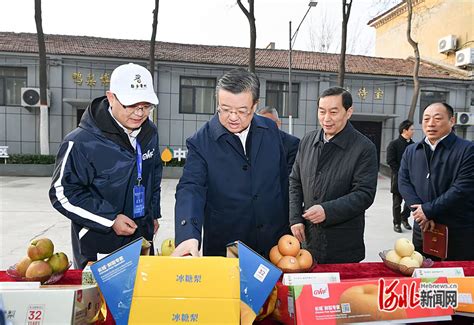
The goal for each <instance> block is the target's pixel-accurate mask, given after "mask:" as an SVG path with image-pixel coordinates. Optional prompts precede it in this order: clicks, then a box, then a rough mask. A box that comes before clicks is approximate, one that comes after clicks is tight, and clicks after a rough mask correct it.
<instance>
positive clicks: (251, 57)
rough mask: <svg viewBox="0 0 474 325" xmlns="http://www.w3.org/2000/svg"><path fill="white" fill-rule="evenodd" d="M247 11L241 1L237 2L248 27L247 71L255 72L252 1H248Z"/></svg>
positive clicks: (254, 32) (255, 40)
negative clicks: (247, 22)
mask: <svg viewBox="0 0 474 325" xmlns="http://www.w3.org/2000/svg"><path fill="white" fill-rule="evenodd" d="M248 2H249V9H248V10H247V8H245V6H244V5H243V4H242V0H237V4H238V5H239V7H240V10H242V12H243V13H244V14H245V16H246V17H247V19H248V21H249V25H250V48H249V70H250V71H251V72H255V48H256V43H257V28H256V27H255V14H254V0H248Z"/></svg>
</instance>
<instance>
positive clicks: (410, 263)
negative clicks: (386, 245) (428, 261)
mask: <svg viewBox="0 0 474 325" xmlns="http://www.w3.org/2000/svg"><path fill="white" fill-rule="evenodd" d="M398 264H400V265H404V266H406V267H408V268H410V267H420V264H419V263H418V261H417V260H416V258H413V257H411V256H405V257H402V259H401V260H400V263H398Z"/></svg>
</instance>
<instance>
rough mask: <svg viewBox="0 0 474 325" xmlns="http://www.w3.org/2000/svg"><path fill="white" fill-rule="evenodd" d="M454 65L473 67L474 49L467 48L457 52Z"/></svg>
mask: <svg viewBox="0 0 474 325" xmlns="http://www.w3.org/2000/svg"><path fill="white" fill-rule="evenodd" d="M455 65H456V66H457V67H463V66H468V65H474V47H468V48H466V49H462V50H460V51H457V52H456V62H455Z"/></svg>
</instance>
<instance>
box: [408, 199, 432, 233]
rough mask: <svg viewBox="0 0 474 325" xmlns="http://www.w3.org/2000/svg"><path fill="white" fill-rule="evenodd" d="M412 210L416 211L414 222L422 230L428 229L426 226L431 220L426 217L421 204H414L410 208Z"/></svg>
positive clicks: (414, 212)
mask: <svg viewBox="0 0 474 325" xmlns="http://www.w3.org/2000/svg"><path fill="white" fill-rule="evenodd" d="M410 208H412V209H415V211H413V212H412V215H413V220H415V222H417V223H418V225H419V226H420V228H421V229H428V228H427V226H425V225H426V224H427V223H428V221H429V220H428V218H427V217H426V216H425V213H424V212H423V208H422V207H421V204H413V205H412V206H410Z"/></svg>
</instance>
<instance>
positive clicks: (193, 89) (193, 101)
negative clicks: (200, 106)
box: [179, 76, 217, 115]
mask: <svg viewBox="0 0 474 325" xmlns="http://www.w3.org/2000/svg"><path fill="white" fill-rule="evenodd" d="M183 79H201V80H212V81H213V82H214V86H213V87H209V86H189V85H183V84H182V80H183ZM216 85H217V78H215V77H195V76H180V77H179V113H180V114H198V115H214V114H215V113H216V106H217V105H216V96H215V89H216ZM183 88H187V89H192V96H193V97H192V109H193V112H184V111H183V109H182V108H183V106H182V103H183V98H182V97H183V91H182V90H183ZM202 88H204V89H212V102H213V105H212V106H213V112H209V113H204V112H203V113H201V112H196V89H202Z"/></svg>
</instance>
